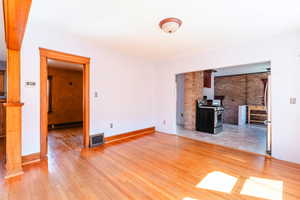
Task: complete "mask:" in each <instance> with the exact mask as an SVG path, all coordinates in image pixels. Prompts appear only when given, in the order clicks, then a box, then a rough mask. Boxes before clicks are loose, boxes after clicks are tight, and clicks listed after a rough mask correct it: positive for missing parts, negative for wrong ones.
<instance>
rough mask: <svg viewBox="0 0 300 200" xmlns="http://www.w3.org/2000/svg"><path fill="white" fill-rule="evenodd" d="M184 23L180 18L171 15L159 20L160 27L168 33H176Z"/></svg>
mask: <svg viewBox="0 0 300 200" xmlns="http://www.w3.org/2000/svg"><path fill="white" fill-rule="evenodd" d="M181 24H182V21H181V20H180V19H177V18H174V17H170V18H166V19H163V20H162V21H160V22H159V27H160V28H161V29H162V30H163V31H164V32H166V33H170V34H171V33H174V32H176V31H177V30H178V29H179V28H180V26H181Z"/></svg>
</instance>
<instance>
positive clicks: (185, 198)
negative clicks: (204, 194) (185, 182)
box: [182, 197, 198, 200]
mask: <svg viewBox="0 0 300 200" xmlns="http://www.w3.org/2000/svg"><path fill="white" fill-rule="evenodd" d="M182 200H198V199H195V198H191V197H184V198H183V199H182Z"/></svg>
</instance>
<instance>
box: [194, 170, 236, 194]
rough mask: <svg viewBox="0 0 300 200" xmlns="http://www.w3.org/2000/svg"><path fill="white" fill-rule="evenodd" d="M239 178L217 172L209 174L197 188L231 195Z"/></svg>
mask: <svg viewBox="0 0 300 200" xmlns="http://www.w3.org/2000/svg"><path fill="white" fill-rule="evenodd" d="M237 180H238V179H237V178H236V177H234V176H230V175H228V174H225V173H223V172H219V171H215V172H211V173H209V174H208V175H207V176H206V177H205V178H204V179H203V180H202V181H201V182H200V183H198V184H197V186H196V187H197V188H201V189H208V190H215V191H218V192H225V193H230V192H231V191H232V189H233V188H234V185H235V184H236V182H237Z"/></svg>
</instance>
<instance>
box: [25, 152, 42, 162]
mask: <svg viewBox="0 0 300 200" xmlns="http://www.w3.org/2000/svg"><path fill="white" fill-rule="evenodd" d="M40 161H41V155H40V152H38V153H33V154H29V155H26V156H22V165H28V164H31V163H36V162H40Z"/></svg>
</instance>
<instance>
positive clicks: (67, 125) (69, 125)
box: [48, 121, 83, 129]
mask: <svg viewBox="0 0 300 200" xmlns="http://www.w3.org/2000/svg"><path fill="white" fill-rule="evenodd" d="M82 125H83V121H78V122H66V123H60V124H48V129H60V128H73V127H80V126H82Z"/></svg>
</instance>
